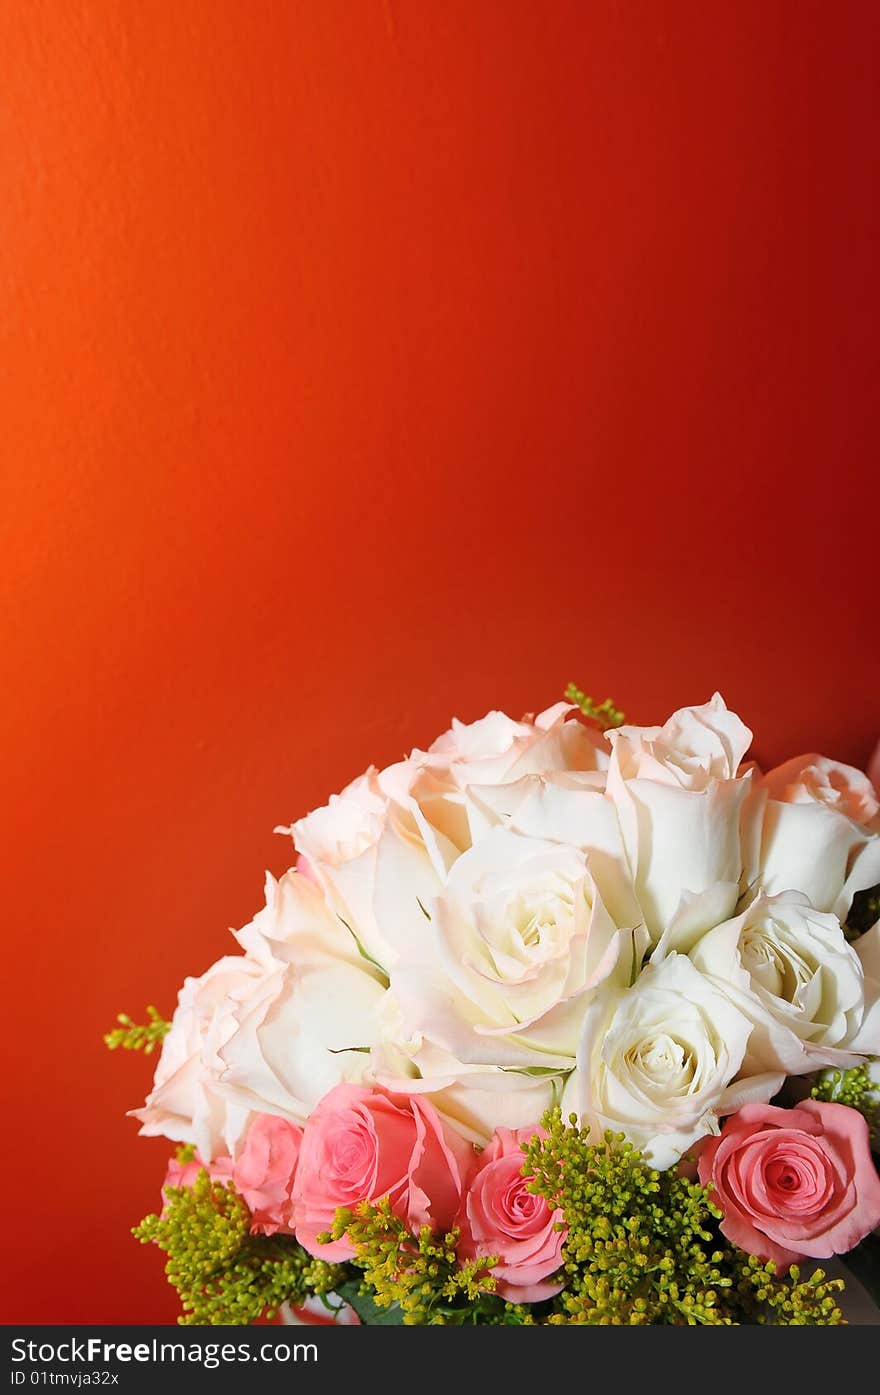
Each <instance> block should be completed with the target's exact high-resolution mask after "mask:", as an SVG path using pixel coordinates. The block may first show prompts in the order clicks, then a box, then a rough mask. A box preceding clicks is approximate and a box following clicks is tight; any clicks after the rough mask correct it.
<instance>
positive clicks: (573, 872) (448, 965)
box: [391, 828, 632, 1070]
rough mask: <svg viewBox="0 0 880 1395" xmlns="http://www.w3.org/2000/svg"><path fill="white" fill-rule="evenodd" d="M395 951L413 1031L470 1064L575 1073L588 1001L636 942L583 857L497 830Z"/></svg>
mask: <svg viewBox="0 0 880 1395" xmlns="http://www.w3.org/2000/svg"><path fill="white" fill-rule="evenodd" d="M423 912H424V913H423V920H424V926H423V930H422V934H421V936H420V938H419V940H418V941H416V939H415V937H412V936H411V937H410V939H409V942H408V943H407V944H404V943H400V944H397V945H395V949H396V950H397V952H398V956H399V957H398V959H397V961H396V963H395V965H394V967H393V968H392V971H391V989H392V992H393V994H394V998H395V1000H396V1002H397V1004H398V1007H399V1011H400V1016H401V1020H402V1022H403V1023H404V1026H405V1030H406V1031H407V1032H409V1033H418V1034H419V1036H420V1037H421V1038H422V1039H424V1040H426V1041H428V1042H430V1043H431V1044H432V1045H434V1046H436V1047H439V1048H440V1049H442V1050H443V1051H444V1052H447V1053H449V1054H450V1055H451V1056H453V1057H455V1058H456V1059H457V1060H459V1061H462V1062H464V1063H465V1064H467V1065H480V1066H501V1067H507V1068H513V1069H525V1068H545V1069H563V1070H564V1069H567V1068H570V1067H571V1066H572V1065H573V1064H574V1054H575V1049H576V1046H577V1040H578V1035H579V1029H580V1022H581V1018H582V1016H583V1011H584V1006H585V1002H586V996H587V995H588V994H589V993H590V992H591V991H592V990H593V989H594V988H595V987H596V986H597V985H598V984H599V983H601V982H602V981H603V979H605V978H606V977H607V976H608V974H609V973H611V972H612V970H613V969H614V967H615V965H616V964H617V962H618V960H619V959H620V958H621V956H624V955H625V956H628V958H627V965H628V968H631V965H632V935H631V934H630V933H629V932H625V931H621V930H618V929H617V927H616V926H615V925H614V923H613V921H612V920H611V917H610V916H609V914H608V912H607V910H606V909H605V907H604V905H603V904H602V900H601V897H600V896H599V894H598V892H597V890H596V887H595V883H594V882H593V879H592V877H591V876H590V874H589V870H588V863H587V856H586V855H585V854H584V853H583V852H582V851H580V850H579V849H577V848H571V847H565V846H561V845H559V844H555V843H549V842H546V841H543V840H541V839H534V838H528V837H525V836H523V835H521V834H517V833H513V832H511V831H509V830H508V829H501V828H498V829H494V830H493V831H492V832H491V833H489V834H488V835H487V836H486V837H485V838H484V839H483V840H482V841H481V842H480V843H479V844H477V845H476V846H475V847H473V848H471V849H470V850H469V851H468V852H467V853H464V854H463V855H462V856H461V857H460V858H459V860H458V861H457V862H456V863H455V865H454V867H453V869H452V871H451V872H450V874H449V878H448V881H447V884H446V887H445V889H444V891H443V893H442V895H440V896H438V897H436V898H435V899H434V900H432V901H431V902H430V903H429V904H428V905H427V906H425V907H424V908H423Z"/></svg>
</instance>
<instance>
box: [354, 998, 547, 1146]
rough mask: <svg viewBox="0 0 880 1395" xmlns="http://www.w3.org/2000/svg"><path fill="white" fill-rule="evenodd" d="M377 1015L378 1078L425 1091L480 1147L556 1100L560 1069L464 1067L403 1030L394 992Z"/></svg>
mask: <svg viewBox="0 0 880 1395" xmlns="http://www.w3.org/2000/svg"><path fill="white" fill-rule="evenodd" d="M380 1016H381V1019H382V1036H381V1040H380V1042H379V1045H378V1046H377V1047H375V1048H374V1050H373V1073H374V1075H375V1078H376V1080H377V1082H378V1083H379V1084H380V1085H384V1086H385V1087H386V1088H387V1089H389V1090H401V1091H409V1092H411V1093H414V1094H423V1095H425V1096H426V1097H427V1098H428V1099H430V1101H431V1103H432V1104H433V1105H434V1107H435V1108H436V1109H438V1110H439V1111H440V1113H441V1114H443V1115H444V1116H445V1117H446V1118H447V1119H449V1120H450V1122H451V1123H452V1124H453V1125H454V1126H455V1128H456V1129H457V1130H458V1132H459V1133H461V1134H462V1135H463V1136H464V1137H466V1138H468V1139H470V1140H471V1142H473V1143H476V1144H478V1145H479V1146H480V1147H485V1146H486V1144H487V1143H489V1141H490V1139H491V1137H492V1134H493V1133H494V1131H495V1130H496V1129H498V1128H507V1129H522V1128H528V1127H529V1126H530V1125H533V1124H538V1123H540V1120H541V1117H542V1115H543V1114H544V1113H545V1111H546V1110H548V1109H549V1108H550V1107H551V1106H552V1105H554V1104H558V1103H559V1100H560V1097H561V1094H562V1085H563V1081H564V1072H561V1071H559V1072H555V1071H551V1070H537V1071H535V1072H533V1073H529V1072H528V1071H517V1070H511V1069H506V1068H504V1067H501V1066H483V1065H465V1064H464V1062H462V1061H459V1060H457V1059H456V1058H455V1057H454V1056H452V1055H451V1054H450V1053H449V1052H447V1051H444V1050H442V1048H440V1047H438V1046H435V1045H433V1044H432V1043H431V1042H428V1041H426V1040H425V1039H424V1037H422V1035H421V1034H420V1033H418V1032H408V1031H407V1029H406V1026H405V1024H404V1022H403V1019H402V1016H401V1012H400V1006H399V1004H398V1003H397V1001H396V999H395V997H394V994H393V992H389V993H386V995H385V999H384V1002H383V1004H382V1011H381V1013H380Z"/></svg>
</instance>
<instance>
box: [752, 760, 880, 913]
mask: <svg viewBox="0 0 880 1395" xmlns="http://www.w3.org/2000/svg"><path fill="white" fill-rule="evenodd" d="M761 788H762V789H763V790H764V791H765V792H766V793H767V795H768V802H767V807H766V810H765V813H764V826H763V833H762V843H761V857H760V865H759V869H758V879H759V881H760V884H761V886H762V887H763V889H764V890H765V891H766V892H769V893H771V894H774V893H776V892H780V891H801V892H803V893H804V894H805V895H806V896H808V897H809V898H810V901H811V902H812V903H813V905H814V907H815V908H816V910H817V911H830V912H832V913H833V914H834V915H836V916H837V917H838V918H839V919H840V920H841V921H844V922H845V921H846V918H847V915H848V914H849V909H850V906H851V905H852V900H853V897H854V896H855V895H856V893H857V892H859V891H863V890H865V889H866V888H867V887H871V886H875V885H876V884H877V883H878V882H880V832H878V827H880V825H878V818H877V815H878V809H880V805H878V801H877V797H876V795H875V791H874V788H873V786H872V784H871V781H870V780H869V779H868V777H867V776H866V775H864V774H862V772H861V771H860V770H856V769H854V768H853V767H852V766H849V765H841V764H840V762H839V761H832V760H828V759H827V758H826V757H825V756H819V755H806V756H797V757H795V759H793V760H790V761H786V762H785V764H784V765H780V766H777V767H776V769H775V770H770V771H768V772H767V774H766V775H764V776H763V778H762V780H761Z"/></svg>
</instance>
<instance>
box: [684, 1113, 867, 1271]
mask: <svg viewBox="0 0 880 1395" xmlns="http://www.w3.org/2000/svg"><path fill="white" fill-rule="evenodd" d="M699 1174H700V1181H701V1182H702V1183H703V1185H704V1186H706V1185H707V1184H708V1183H709V1182H710V1181H711V1183H712V1184H713V1187H714V1189H715V1190H714V1196H713V1200H715V1201H716V1202H717V1204H718V1206H719V1207H720V1208H721V1210H722V1211H723V1212H724V1219H723V1220H722V1222H721V1229H722V1231H723V1232H724V1234H725V1235H726V1236H727V1238H728V1240H731V1241H732V1242H733V1244H734V1245H738V1246H739V1247H740V1249H742V1250H745V1251H747V1253H749V1254H753V1255H757V1256H758V1257H759V1259H763V1260H774V1261H775V1262H776V1264H777V1265H779V1266H788V1265H789V1264H793V1263H795V1262H796V1261H797V1260H799V1259H801V1258H803V1257H804V1256H809V1257H810V1258H811V1259H828V1258H829V1257H830V1256H831V1255H838V1254H845V1253H846V1252H847V1250H851V1249H852V1248H853V1246H854V1245H857V1244H858V1243H859V1241H860V1240H862V1239H864V1237H865V1236H866V1235H867V1234H868V1232H869V1231H870V1230H873V1229H874V1227H875V1226H876V1225H877V1224H878V1222H880V1177H878V1175H877V1170H876V1168H875V1167H874V1164H873V1162H872V1161H871V1150H870V1146H869V1142H868V1126H867V1124H866V1123H865V1120H864V1118H863V1117H862V1115H861V1114H859V1113H858V1112H857V1111H856V1110H855V1109H850V1108H849V1107H848V1106H847V1105H844V1104H826V1103H824V1102H821V1101H819V1100H805V1101H804V1102H803V1104H800V1105H798V1107H797V1108H796V1109H777V1108H775V1107H774V1106H773V1105H770V1104H746V1105H743V1107H742V1109H740V1110H738V1112H737V1113H736V1114H734V1115H732V1116H731V1117H730V1118H729V1119H728V1120H727V1122H726V1123H725V1125H724V1128H723V1129H722V1130H721V1134H720V1136H719V1137H718V1138H710V1139H709V1141H708V1143H707V1144H706V1145H705V1147H704V1149H703V1152H702V1154H701V1155H700V1161H699Z"/></svg>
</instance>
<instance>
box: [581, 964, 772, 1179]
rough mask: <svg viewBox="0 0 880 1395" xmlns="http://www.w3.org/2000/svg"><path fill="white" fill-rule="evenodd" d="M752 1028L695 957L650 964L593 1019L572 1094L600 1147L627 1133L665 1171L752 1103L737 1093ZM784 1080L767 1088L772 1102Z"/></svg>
mask: <svg viewBox="0 0 880 1395" xmlns="http://www.w3.org/2000/svg"><path fill="white" fill-rule="evenodd" d="M751 1030H752V1024H751V1023H750V1022H749V1020H748V1018H747V1017H746V1016H745V1015H744V1014H743V1013H742V1012H740V1011H739V1009H738V1008H737V1007H736V1006H735V1005H734V1004H733V1003H731V1002H730V1000H729V998H727V997H726V996H725V994H723V993H722V992H721V991H720V990H719V989H718V988H717V987H716V986H715V984H713V983H712V982H711V981H710V980H709V979H708V978H706V977H705V976H704V975H703V974H701V973H700V972H699V971H698V970H697V969H696V968H695V967H694V965H693V964H692V963H691V962H690V960H689V959H687V958H685V957H684V956H683V955H680V954H671V955H670V956H669V957H668V958H666V959H664V960H663V962H662V963H661V964H648V965H647V966H646V967H645V968H644V969H643V970H642V972H641V974H640V975H639V977H638V978H637V979H636V981H635V983H633V984H632V986H631V987H624V986H620V985H618V984H613V983H609V985H607V986H606V987H605V988H604V989H602V990H600V992H599V993H598V994H597V995H596V997H595V999H594V1000H593V1002H592V1003H591V1004H590V1006H589V1007H588V1008H587V1011H586V1015H585V1018H584V1025H583V1031H582V1036H581V1042H580V1046H579V1048H578V1056H577V1069H576V1071H575V1072H574V1073H573V1074H572V1075H571V1076H570V1077H569V1079H568V1082H567V1084H566V1087H565V1092H564V1095H563V1113H566V1112H568V1111H569V1110H574V1111H575V1112H576V1113H577V1114H578V1115H579V1116H580V1119H581V1121H582V1123H583V1124H584V1125H589V1126H590V1128H591V1130H592V1131H593V1135H594V1140H595V1141H598V1140H599V1139H601V1137H602V1135H603V1133H604V1131H605V1130H606V1129H612V1130H613V1131H614V1132H615V1133H617V1132H621V1133H624V1134H625V1135H626V1137H627V1138H628V1139H629V1140H630V1141H631V1142H632V1143H633V1144H635V1146H636V1147H638V1148H640V1149H642V1151H643V1152H644V1154H645V1156H646V1158H647V1159H648V1160H649V1161H650V1162H651V1164H652V1165H653V1166H654V1167H657V1168H666V1167H670V1166H671V1165H672V1164H673V1163H675V1162H677V1161H678V1159H679V1158H680V1157H681V1155H682V1153H684V1152H685V1150H686V1149H687V1148H689V1147H690V1145H691V1144H692V1143H694V1142H696V1140H697V1139H699V1138H701V1137H703V1136H704V1135H705V1134H707V1133H717V1132H718V1116H719V1114H721V1113H727V1112H730V1110H732V1109H735V1108H737V1107H738V1106H739V1104H741V1103H743V1102H744V1099H745V1098H752V1097H754V1090H753V1091H752V1093H751V1094H747V1093H746V1092H741V1094H738V1093H737V1090H736V1087H733V1088H731V1082H732V1081H734V1079H735V1078H736V1075H737V1073H738V1071H739V1069H740V1066H741V1064H742V1061H743V1057H744V1055H745V1051H746V1044H747V1042H748V1039H749V1034H750V1032H751ZM779 1083H781V1077H776V1080H775V1081H772V1080H770V1079H767V1080H764V1081H762V1082H761V1084H760V1086H759V1087H758V1090H759V1091H765V1092H766V1093H765V1094H764V1098H769V1097H770V1095H771V1094H773V1093H774V1090H775V1088H778V1084H779Z"/></svg>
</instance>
